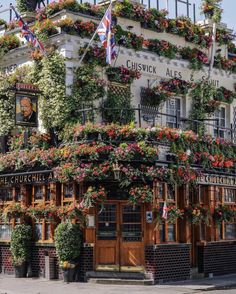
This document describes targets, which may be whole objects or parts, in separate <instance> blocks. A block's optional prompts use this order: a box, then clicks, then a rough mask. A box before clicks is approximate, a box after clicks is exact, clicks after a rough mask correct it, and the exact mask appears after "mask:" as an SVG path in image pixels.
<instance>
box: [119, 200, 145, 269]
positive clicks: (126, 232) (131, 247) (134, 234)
mask: <svg viewBox="0 0 236 294" xmlns="http://www.w3.org/2000/svg"><path fill="white" fill-rule="evenodd" d="M143 227H144V226H143V208H142V206H141V205H135V206H133V205H129V204H121V206H120V232H121V233H120V270H121V271H132V272H133V271H136V272H137V271H143V270H144V242H143V239H144V238H143Z"/></svg>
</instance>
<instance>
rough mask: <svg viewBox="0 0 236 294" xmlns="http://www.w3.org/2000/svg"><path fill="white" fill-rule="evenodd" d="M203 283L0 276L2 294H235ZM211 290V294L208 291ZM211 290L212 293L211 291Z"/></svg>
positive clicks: (232, 290) (230, 290) (233, 291)
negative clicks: (67, 281)
mask: <svg viewBox="0 0 236 294" xmlns="http://www.w3.org/2000/svg"><path fill="white" fill-rule="evenodd" d="M207 287H208V284H207V283H205V282H203V283H202V284H201V285H197V283H196V284H194V283H193V284H184V283H183V284H182V283H178V284H176V285H173V284H169V285H168V284H163V285H154V286H130V285H98V284H90V283H70V284H65V283H64V282H62V281H47V280H45V279H31V278H28V279H16V278H14V277H13V276H3V275H0V294H52V293H55V294H67V293H69V294H78V293H79V294H93V293H94V294H126V293H129V294H134V293H135V294H136V293H145V294H157V293H158V294H191V293H193V294H195V293H199V294H201V293H209V294H223V293H224V294H235V293H236V288H234V289H223V290H212V288H207ZM207 289H209V292H208V291H207ZM210 290H211V291H210Z"/></svg>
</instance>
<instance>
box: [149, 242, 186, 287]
mask: <svg viewBox="0 0 236 294" xmlns="http://www.w3.org/2000/svg"><path fill="white" fill-rule="evenodd" d="M145 260H146V271H147V272H148V273H151V274H152V276H153V279H154V281H155V283H161V282H167V281H178V280H187V279H189V278H190V245H189V244H173V245H152V246H146V248H145Z"/></svg>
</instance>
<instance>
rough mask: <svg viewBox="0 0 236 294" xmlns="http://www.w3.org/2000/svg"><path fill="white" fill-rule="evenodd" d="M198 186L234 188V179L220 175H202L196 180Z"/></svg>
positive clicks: (235, 183) (235, 179)
mask: <svg viewBox="0 0 236 294" xmlns="http://www.w3.org/2000/svg"><path fill="white" fill-rule="evenodd" d="M197 182H198V184H207V185H217V186H232V187H235V186H236V178H235V177H227V176H220V175H202V176H201V177H199V178H198V181H197Z"/></svg>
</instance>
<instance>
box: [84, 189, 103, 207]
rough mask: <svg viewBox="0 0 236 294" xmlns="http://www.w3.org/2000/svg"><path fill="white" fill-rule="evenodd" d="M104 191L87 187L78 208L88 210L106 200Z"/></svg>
mask: <svg viewBox="0 0 236 294" xmlns="http://www.w3.org/2000/svg"><path fill="white" fill-rule="evenodd" d="M106 196H107V194H106V191H105V188H103V187H99V188H96V187H92V186H90V187H88V189H87V192H85V193H84V194H83V196H82V198H83V200H82V202H81V203H80V206H81V207H83V209H89V208H90V207H93V206H94V205H95V204H96V203H97V202H99V201H102V202H103V201H104V200H105V199H106Z"/></svg>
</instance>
